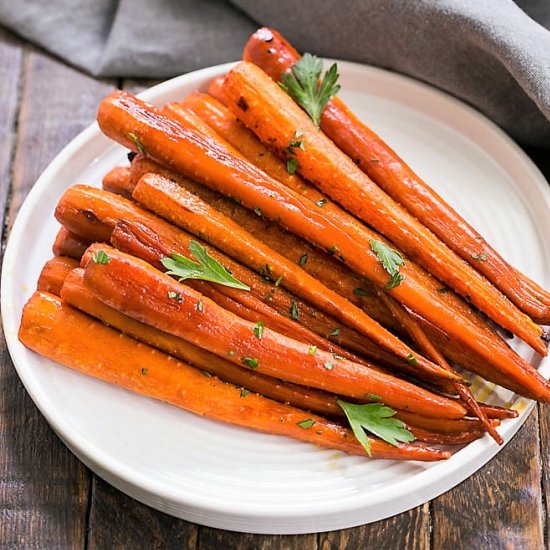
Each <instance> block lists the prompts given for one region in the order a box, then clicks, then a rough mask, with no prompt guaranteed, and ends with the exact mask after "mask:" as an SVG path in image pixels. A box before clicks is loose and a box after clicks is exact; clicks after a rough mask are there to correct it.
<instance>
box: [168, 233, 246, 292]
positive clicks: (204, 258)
mask: <svg viewBox="0 0 550 550" xmlns="http://www.w3.org/2000/svg"><path fill="white" fill-rule="evenodd" d="M189 250H190V251H191V254H192V255H193V257H194V258H195V259H196V260H197V262H198V263H196V262H194V261H193V260H190V259H189V258H186V257H185V256H180V255H179V254H176V253H173V254H172V255H171V256H170V257H166V258H162V260H161V263H162V265H163V266H164V267H165V268H166V269H167V270H168V271H167V272H166V274H167V275H175V276H176V277H178V280H179V281H180V282H181V281H185V280H186V279H200V280H202V281H210V282H212V283H217V284H220V285H224V286H229V287H231V288H239V289H241V290H250V287H249V286H247V285H245V284H244V283H241V282H240V281H239V280H237V279H235V277H233V276H232V275H231V273H229V271H227V269H226V268H225V267H224V266H223V265H222V264H220V262H218V261H217V260H215V259H214V258H212V256H210V254H208V248H205V247H202V246H201V245H200V244H199V243H198V242H196V241H191V242H190V243H189Z"/></svg>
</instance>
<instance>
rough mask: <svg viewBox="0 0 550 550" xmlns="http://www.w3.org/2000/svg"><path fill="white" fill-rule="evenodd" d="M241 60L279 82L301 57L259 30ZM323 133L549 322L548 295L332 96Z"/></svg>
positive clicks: (522, 305) (514, 298)
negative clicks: (503, 256) (501, 254)
mask: <svg viewBox="0 0 550 550" xmlns="http://www.w3.org/2000/svg"><path fill="white" fill-rule="evenodd" d="M243 59H245V60H247V61H251V62H253V63H254V64H256V65H258V66H259V67H260V68H261V69H263V70H264V71H265V72H266V73H267V74H268V75H269V76H270V77H271V78H273V80H275V81H279V80H280V78H281V75H282V73H283V72H285V71H288V70H289V69H290V67H291V66H292V65H293V64H294V63H296V62H297V61H298V60H299V59H300V54H299V53H298V52H297V51H296V50H295V49H294V48H293V47H292V46H291V45H290V44H289V43H288V42H287V41H286V40H285V39H284V38H283V37H282V36H281V35H280V34H279V33H278V32H277V31H274V30H271V29H267V28H262V29H259V30H258V31H256V32H255V33H254V34H253V35H252V36H251V38H250V39H249V41H248V43H247V44H246V46H245V49H244V54H243ZM220 86H222V84H221V83H220V82H218V83H217V85H216V86H214V87H213V93H215V94H216V97H223V91H221V90H218V91H216V87H217V88H218V89H219V87H220ZM321 129H322V130H323V132H324V133H325V134H326V135H327V136H328V137H329V138H330V139H331V140H332V141H334V143H335V144H336V145H337V146H338V147H339V148H340V149H341V150H342V151H343V152H344V153H346V154H347V155H348V156H349V157H350V158H352V159H354V162H355V163H356V164H357V165H358V166H359V167H360V168H361V170H363V171H364V172H365V173H366V174H367V175H368V176H369V177H370V178H372V180H373V181H374V182H375V183H376V184H377V185H379V186H380V187H381V188H382V189H383V190H384V191H386V193H388V194H389V195H390V196H391V197H393V199H394V200H396V201H397V202H399V203H400V204H401V205H402V206H404V207H405V208H406V209H407V210H408V211H409V212H410V213H411V214H412V215H413V216H415V217H416V218H417V219H418V220H420V221H421V222H422V223H423V224H424V225H425V226H426V227H428V228H429V229H430V230H431V231H433V233H434V234H435V235H437V236H438V237H439V238H440V239H441V240H442V241H443V242H445V243H446V244H447V245H448V246H449V247H450V248H451V249H452V250H454V251H455V252H456V253H457V254H459V255H460V256H461V257H462V258H463V259H464V260H466V261H467V262H469V263H470V264H471V265H472V266H473V267H474V268H475V269H476V270H477V271H479V272H480V273H482V274H483V275H485V277H487V279H489V280H490V281H491V282H492V283H493V284H494V285H495V286H496V287H497V288H499V289H500V290H501V291H502V292H503V293H504V294H505V295H506V296H508V298H509V299H510V300H511V301H512V302H514V303H515V304H516V305H517V306H518V307H519V308H520V309H521V310H522V311H524V312H525V313H527V314H528V315H530V316H532V317H533V318H535V319H537V320H538V321H539V322H541V323H542V324H548V323H549V322H550V293H548V291H546V290H544V289H542V288H541V287H540V286H539V285H537V284H536V283H535V282H533V281H531V280H530V279H529V278H528V277H526V276H525V275H523V274H521V273H520V272H518V271H517V270H515V269H514V268H513V267H512V266H510V265H509V264H508V263H507V262H506V261H505V260H504V259H503V258H502V257H501V256H500V254H498V252H496V251H495V250H494V249H493V248H492V247H491V246H490V245H489V243H487V241H485V239H483V237H482V236H481V235H480V234H479V233H478V232H477V231H475V229H473V228H472V227H471V226H470V225H469V224H468V223H467V222H466V221H465V220H464V219H463V218H462V217H461V216H460V215H459V214H458V213H457V212H456V211H455V210H454V209H453V208H452V207H451V206H450V205H449V204H447V203H446V202H445V201H444V200H443V199H442V198H441V197H440V196H439V195H438V194H437V193H436V192H435V191H434V190H433V189H432V188H431V187H430V186H429V185H428V184H427V183H425V182H424V181H423V180H422V179H421V178H420V177H419V176H418V175H417V174H415V172H414V171H413V170H412V169H411V168H410V167H409V166H408V165H407V164H406V162H405V161H404V160H403V159H401V158H400V157H399V156H398V155H397V154H396V153H395V151H393V150H392V149H391V147H389V146H388V145H387V144H386V143H385V142H384V141H383V140H382V139H381V138H380V137H379V136H378V135H377V134H376V133H375V132H373V131H372V130H371V129H370V128H369V127H368V126H366V125H365V124H364V123H363V122H361V121H360V120H359V119H358V118H357V117H356V116H355V115H354V114H353V112H352V111H351V110H350V109H349V108H348V107H347V106H346V105H345V103H344V102H343V101H342V100H340V98H338V97H334V98H333V99H332V100H331V101H330V102H329V103H328V105H327V106H326V108H325V109H324V111H323V114H322V116H321ZM480 256H481V258H484V259H480ZM485 257H486V258H485Z"/></svg>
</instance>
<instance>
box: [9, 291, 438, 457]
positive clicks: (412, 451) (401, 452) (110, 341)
mask: <svg viewBox="0 0 550 550" xmlns="http://www.w3.org/2000/svg"><path fill="white" fill-rule="evenodd" d="M19 339H20V340H21V342H22V343H23V344H24V345H26V346H27V347H28V348H30V349H32V350H33V351H36V352H37V353H40V354H41V355H44V356H46V357H48V358H50V359H52V360H54V361H57V362H59V363H61V364H62V365H64V366H67V367H70V368H72V369H75V370H78V371H80V372H82V373H84V374H87V375H89V376H93V377H95V378H99V379H101V380H104V381H106V382H109V383H111V384H115V385H117V386H121V387H123V388H125V389H128V390H130V391H134V392H136V393H139V394H141V395H145V396H147V397H152V398H155V399H159V400H161V401H165V402H167V403H170V404H172V405H176V406H178V407H180V408H182V409H185V410H187V411H190V412H192V413H195V414H198V415H201V416H206V417H208V418H211V419H213V420H218V421H222V422H226V423H230V424H234V425H237V426H242V427H246V428H251V429H254V430H257V431H262V432H267V433H272V434H277V435H285V436H288V437H292V438H294V439H298V440H300V441H305V442H308V443H313V444H314V445H318V446H320V447H325V448H330V449H338V450H342V451H345V452H347V453H350V454H357V455H361V456H364V455H365V454H366V453H365V451H364V449H363V447H362V446H361V445H360V444H359V442H358V441H357V440H356V439H355V438H354V437H353V435H352V433H351V431H350V430H347V429H345V428H343V427H341V426H340V425H338V424H335V423H334V422H330V421H328V420H326V419H324V418H322V417H320V416H316V415H314V414H312V413H306V412H304V411H301V410H300V409H297V408H295V407H291V406H290V405H285V404H282V403H277V402H276V401H272V400H270V399H267V398H265V397H262V396H260V395H256V394H254V393H250V394H248V395H247V396H245V397H242V396H241V388H238V387H237V386H234V385H233V384H228V383H226V382H222V381H221V380H219V379H218V378H216V377H214V376H212V377H206V376H204V374H203V373H202V372H201V371H199V370H197V369H195V368H193V367H191V366H189V365H187V364H185V363H183V362H181V361H178V360H176V359H174V358H173V357H170V356H169V355H166V354H164V353H162V352H160V351H158V350H156V349H154V348H151V347H149V346H147V345H145V344H142V343H139V342H137V341H136V340H134V339H132V338H129V337H128V336H124V335H121V334H120V333H119V332H118V331H116V330H113V329H112V328H109V327H106V326H104V325H103V324H101V323H100V322H98V321H95V320H93V319H91V318H90V317H88V316H86V315H83V314H82V313H79V312H78V311H76V310H75V309H73V308H71V307H69V306H67V305H65V304H63V303H62V302H61V301H60V300H59V298H56V297H55V296H53V295H51V294H47V293H40V292H37V293H35V294H34V295H33V296H32V297H31V299H30V300H29V301H28V302H27V304H26V305H25V308H24V310H23V317H22V322H21V327H20V329H19ZM97 342H101V343H102V345H101V346H98V345H97ZM306 420H307V421H311V422H307V425H308V426H309V425H310V424H311V423H312V422H313V423H314V424H313V425H314V426H315V429H307V428H303V427H301V426H300V424H301V423H303V422H304V421H306ZM369 440H370V444H371V451H372V457H373V458H392V459H398V460H399V459H400V460H405V459H407V460H441V459H444V458H448V457H449V453H448V452H445V451H439V450H436V449H431V448H429V447H426V446H420V445H399V446H398V447H393V446H391V445H389V444H387V443H385V442H383V441H380V440H378V439H376V438H369Z"/></svg>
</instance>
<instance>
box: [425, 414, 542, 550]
mask: <svg viewBox="0 0 550 550" xmlns="http://www.w3.org/2000/svg"><path fill="white" fill-rule="evenodd" d="M540 469H541V457H540V452H539V433H538V414H537V410H536V409H535V410H534V411H533V413H532V414H531V415H530V417H529V419H528V420H527V422H526V423H525V425H524V426H523V427H522V428H521V430H520V431H519V432H518V433H517V434H516V436H515V437H514V438H513V439H512V441H511V442H510V443H509V444H508V445H507V446H506V448H505V449H503V450H502V451H501V452H500V453H499V454H498V455H497V456H496V457H495V458H494V459H493V460H491V461H490V462H489V463H488V464H487V465H486V466H485V467H484V468H482V469H481V470H480V471H478V472H477V473H475V474H474V475H473V476H471V477H470V478H469V479H467V480H466V481H464V482H463V483H461V484H460V485H459V486H458V487H455V488H454V489H452V490H451V491H449V492H447V493H445V494H444V495H442V496H441V497H439V498H438V499H436V500H435V501H433V506H432V514H433V517H432V523H433V546H434V548H436V549H439V548H483V549H484V550H491V549H493V548H494V549H501V548H510V549H512V548H525V549H527V548H529V549H530V548H542V547H543V543H544V537H543V526H542V512H543V510H542V499H541V485H540Z"/></svg>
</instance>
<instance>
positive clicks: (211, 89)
mask: <svg viewBox="0 0 550 550" xmlns="http://www.w3.org/2000/svg"><path fill="white" fill-rule="evenodd" d="M223 79H224V77H223V76H218V77H216V78H214V79H212V82H210V84H209V86H208V94H209V95H211V96H212V97H213V98H215V99H217V100H218V101H219V102H220V103H223V104H225V98H224V94H223Z"/></svg>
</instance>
